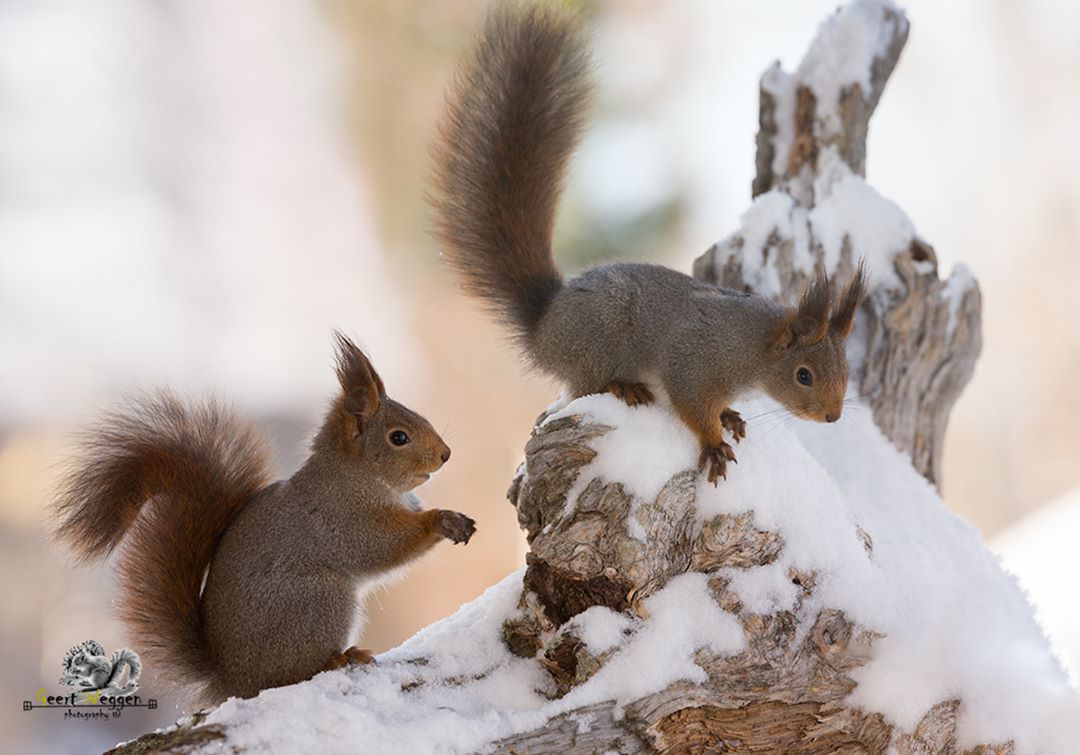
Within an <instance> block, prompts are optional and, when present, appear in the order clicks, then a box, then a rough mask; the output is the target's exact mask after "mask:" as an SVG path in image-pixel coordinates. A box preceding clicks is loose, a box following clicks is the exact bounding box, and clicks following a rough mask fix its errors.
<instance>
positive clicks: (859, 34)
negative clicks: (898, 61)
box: [795, 0, 903, 131]
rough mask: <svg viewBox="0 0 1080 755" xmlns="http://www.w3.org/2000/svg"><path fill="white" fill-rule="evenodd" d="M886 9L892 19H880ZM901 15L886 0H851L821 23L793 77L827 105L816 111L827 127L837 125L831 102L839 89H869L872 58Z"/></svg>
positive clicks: (879, 53)
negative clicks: (891, 15)
mask: <svg viewBox="0 0 1080 755" xmlns="http://www.w3.org/2000/svg"><path fill="white" fill-rule="evenodd" d="M889 12H891V13H892V14H893V17H892V18H893V19H894V20H892V21H886V22H882V17H883V16H884V17H885V18H889V16H888V15H886V14H887V13H889ZM902 18H903V11H901V10H900V9H899V8H898V7H897V6H896V5H895V4H894V3H892V2H890V0H854V2H849V3H847V4H846V5H844V6H843V7H841V8H840V10H838V11H837V12H836V13H835V14H833V15H832V16H831V17H829V18H828V19H826V20H825V21H823V22H822V23H821V26H820V27H819V28H818V32H817V34H816V35H815V37H814V41H813V42H812V43H811V44H810V49H809V50H807V52H806V56H805V57H804V58H803V60H802V63H800V64H799V68H798V70H797V71H796V73H795V77H796V78H797V79H798V81H799V83H801V84H804V85H806V86H809V87H810V88H811V89H812V90H813V92H814V95H815V96H816V97H817V101H818V102H819V103H828V104H829V105H830V107H827V108H821V109H819V111H818V117H819V118H823V119H825V120H826V121H829V123H827V128H828V130H829V131H838V130H839V129H840V122H839V117H838V115H837V113H836V111H835V110H834V109H833V108H832V107H831V104H832V103H835V102H837V101H838V100H839V97H840V91H841V89H844V88H846V87H849V86H851V85H852V84H858V85H859V87H860V88H861V89H862V91H863V92H864V93H869V92H870V89H871V81H870V72H871V67H872V65H873V62H874V58H879V57H883V56H884V54H885V52H886V50H887V47H888V43H889V40H890V39H892V38H893V36H894V25H895V24H896V23H901V21H900V19H902Z"/></svg>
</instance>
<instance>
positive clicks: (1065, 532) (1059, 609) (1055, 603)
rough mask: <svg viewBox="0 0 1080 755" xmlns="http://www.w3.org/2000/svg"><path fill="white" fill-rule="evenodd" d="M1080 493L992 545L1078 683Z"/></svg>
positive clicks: (1062, 499) (1076, 491) (1037, 514)
mask: <svg viewBox="0 0 1080 755" xmlns="http://www.w3.org/2000/svg"><path fill="white" fill-rule="evenodd" d="M1078 532H1080V488H1075V489H1074V490H1071V491H1069V492H1068V493H1066V494H1065V495H1063V496H1061V497H1060V498H1058V499H1056V500H1054V501H1051V502H1050V503H1047V504H1046V505H1044V506H1043V507H1041V508H1039V509H1038V510H1036V511H1035V512H1034V513H1032V514H1030V515H1028V516H1027V517H1025V518H1024V519H1021V520H1020V521H1019V522H1018V523H1016V524H1014V525H1012V526H1011V527H1009V528H1008V529H1007V530H1005V531H1004V532H1002V533H1000V534H998V535H997V536H996V537H994V539H993V540H991V541H990V547H991V549H992V550H993V551H994V552H996V553H998V554H999V555H1000V556H1001V562H1002V565H1003V566H1004V567H1005V569H1007V570H1008V571H1010V572H1012V573H1013V574H1015V575H1016V577H1017V579H1018V580H1019V581H1020V586H1021V587H1022V588H1024V590H1026V591H1027V593H1028V596H1029V597H1030V599H1031V602H1032V603H1034V604H1035V616H1036V618H1037V619H1038V620H1039V623H1040V624H1041V625H1042V626H1043V629H1044V630H1045V631H1046V634H1047V635H1048V636H1049V638H1050V645H1051V647H1052V648H1054V649H1055V651H1056V653H1057V655H1058V657H1059V658H1061V660H1062V662H1063V664H1064V666H1065V668H1066V669H1067V670H1068V671H1069V672H1070V677H1071V679H1072V683H1073V686H1074V687H1075V686H1076V685H1077V683H1078V682H1080V602H1078V601H1077V600H1076V592H1077V577H1076V575H1077V574H1078V573H1080V550H1078V549H1077V547H1076V533H1078Z"/></svg>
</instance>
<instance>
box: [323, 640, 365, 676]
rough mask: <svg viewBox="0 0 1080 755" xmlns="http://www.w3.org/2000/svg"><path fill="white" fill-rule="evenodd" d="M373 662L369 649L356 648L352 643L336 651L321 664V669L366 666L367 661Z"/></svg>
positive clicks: (331, 669) (330, 669) (329, 669)
mask: <svg viewBox="0 0 1080 755" xmlns="http://www.w3.org/2000/svg"><path fill="white" fill-rule="evenodd" d="M374 662H375V656H373V655H372V654H371V651H370V650H366V649H364V648H358V647H356V646H355V645H353V646H352V647H351V648H347V649H346V650H345V651H344V652H342V653H338V654H337V655H335V656H334V657H333V658H331V659H330V660H329V661H327V662H326V665H325V666H323V671H333V670H335V669H339V668H345V667H346V666H366V665H367V664H369V663H374Z"/></svg>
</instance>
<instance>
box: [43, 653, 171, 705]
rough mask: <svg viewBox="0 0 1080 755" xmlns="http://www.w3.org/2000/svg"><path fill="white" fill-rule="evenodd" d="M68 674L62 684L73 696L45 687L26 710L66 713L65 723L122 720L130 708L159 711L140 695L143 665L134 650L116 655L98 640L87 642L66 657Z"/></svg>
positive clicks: (65, 673) (63, 664) (61, 678)
mask: <svg viewBox="0 0 1080 755" xmlns="http://www.w3.org/2000/svg"><path fill="white" fill-rule="evenodd" d="M60 666H61V668H63V670H64V673H63V674H62V675H61V676H60V679H59V680H58V681H59V683H60V684H63V685H64V686H66V687H70V688H71V689H72V690H74V691H73V692H70V693H68V694H64V695H50V694H49V693H48V691H47V690H46V688H45V687H42V688H41V689H39V690H38V691H37V694H36V695H35V696H34V699H33V700H24V701H23V710H24V711H31V710H35V709H38V708H43V709H46V710H62V711H64V718H65V719H72V720H90V719H104V720H107V719H110V718H119V717H120V716H121V715H122V714H123V712H124V711H125V710H127V709H128V708H147V709H149V710H154V709H156V708H157V700H154V699H150V700H145V701H144V700H143V699H142V698H141V697H140V696H139V695H137V694H135V693H136V692H138V691H139V677H140V676H141V674H142V661H140V660H139V655H138V653H136V652H135V651H134V650H129V649H128V648H120V649H119V650H117V651H116V652H114V653H113V654H112V655H109V654H108V653H106V652H105V648H104V647H102V646H101V643H100V642H98V641H97V640H86V641H85V642H81V643H79V644H78V645H76V646H75V647H73V648H71V649H70V650H68V651H67V653H65V654H64V660H63V661H62V662H61V664H60Z"/></svg>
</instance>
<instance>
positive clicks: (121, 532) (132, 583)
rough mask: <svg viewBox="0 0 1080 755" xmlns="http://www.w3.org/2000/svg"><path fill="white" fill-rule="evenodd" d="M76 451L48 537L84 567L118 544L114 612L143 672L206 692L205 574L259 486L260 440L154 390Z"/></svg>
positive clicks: (210, 667) (216, 413)
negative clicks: (117, 592)
mask: <svg viewBox="0 0 1080 755" xmlns="http://www.w3.org/2000/svg"><path fill="white" fill-rule="evenodd" d="M82 445H83V449H82V450H83V452H82V454H81V456H80V457H79V459H78V461H77V463H76V464H75V466H74V467H73V468H72V469H71V470H70V472H69V473H68V475H67V476H66V478H65V480H64V483H63V485H62V487H61V490H60V495H59V497H58V500H57V503H56V514H57V517H58V520H59V524H58V526H57V530H56V533H57V536H58V537H60V538H62V539H64V540H66V541H67V542H68V543H69V544H70V545H71V546H72V547H73V548H74V550H75V551H76V552H77V553H78V554H79V556H80V557H82V558H83V559H85V560H90V559H94V558H99V557H103V556H105V555H107V554H108V553H109V552H111V551H112V550H113V549H114V548H115V547H116V546H117V545H118V544H119V543H120V541H121V540H124V541H125V542H124V547H123V548H122V549H121V557H120V560H119V564H118V569H119V574H120V586H121V599H120V610H121V615H122V617H123V619H124V620H125V621H126V622H127V624H128V627H129V629H130V630H131V631H132V633H133V635H134V638H135V640H136V641H137V644H136V647H137V648H138V649H139V650H140V651H141V652H143V653H145V656H146V661H147V663H148V668H150V670H151V672H156V673H159V674H161V675H162V677H163V678H168V679H170V680H171V681H174V682H178V683H186V684H198V685H201V686H203V687H206V686H213V685H214V684H215V683H216V681H217V680H216V678H215V673H214V669H215V666H216V664H215V663H214V659H213V657H212V653H211V650H210V648H209V646H208V644H207V641H206V638H205V634H204V632H203V626H202V618H201V613H200V610H199V605H200V592H201V588H202V582H203V577H204V575H205V572H206V569H207V567H208V566H209V564H210V559H211V557H212V556H213V554H214V550H215V549H216V547H217V544H218V541H219V540H220V538H221V536H222V535H223V534H224V532H225V529H226V528H227V527H228V525H229V523H230V522H231V521H232V519H233V517H234V516H235V515H236V513H237V512H238V511H239V510H240V509H241V508H242V507H243V506H244V504H245V503H247V502H248V501H249V500H250V499H251V497H252V496H253V495H254V494H255V493H256V492H257V491H258V490H259V489H260V488H262V487H263V486H265V485H266V484H267V483H268V482H269V479H268V472H267V467H268V454H267V452H266V450H265V448H264V446H263V444H262V442H261V441H260V439H259V438H258V437H257V435H256V434H255V432H254V430H253V429H252V428H251V427H250V426H248V425H246V424H243V423H241V422H240V421H238V420H237V419H236V418H235V417H234V416H232V415H231V414H230V413H228V412H227V411H226V410H224V409H223V408H221V407H220V406H218V405H217V404H215V403H214V402H207V403H205V404H202V405H197V406H188V405H185V404H184V403H182V402H180V401H178V400H177V399H176V398H174V397H173V396H171V395H170V394H168V393H162V394H160V395H158V396H156V397H153V398H150V399H146V400H140V401H136V402H133V403H132V404H131V406H129V407H128V408H127V409H126V410H124V411H118V412H116V413H113V414H111V415H109V416H108V417H106V418H105V420H104V421H103V422H102V423H101V424H99V425H98V426H96V427H95V428H93V429H92V430H91V431H90V432H88V433H87V434H86V436H85V437H84V439H83V444H82ZM146 503H149V505H146V506H145V507H144V505H143V504H146Z"/></svg>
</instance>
